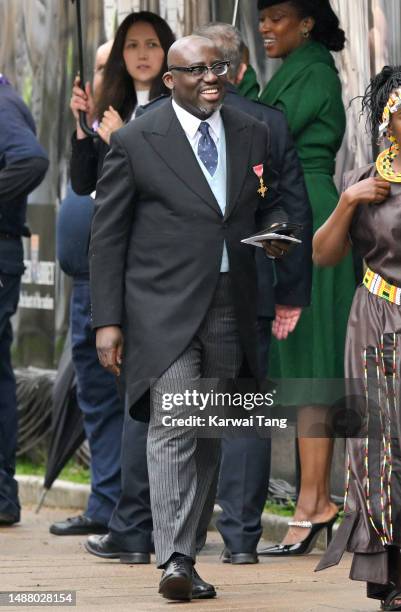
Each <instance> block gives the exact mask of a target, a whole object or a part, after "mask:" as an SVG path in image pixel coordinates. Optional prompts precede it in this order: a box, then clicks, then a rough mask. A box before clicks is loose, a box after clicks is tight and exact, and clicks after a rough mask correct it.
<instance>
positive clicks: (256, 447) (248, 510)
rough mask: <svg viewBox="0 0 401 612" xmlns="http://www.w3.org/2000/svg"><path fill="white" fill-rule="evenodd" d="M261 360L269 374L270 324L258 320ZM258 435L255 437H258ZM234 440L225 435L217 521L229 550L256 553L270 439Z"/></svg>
mask: <svg viewBox="0 0 401 612" xmlns="http://www.w3.org/2000/svg"><path fill="white" fill-rule="evenodd" d="M258 323H259V351H260V352H259V358H260V367H261V372H264V373H265V375H267V369H268V357H269V346H270V334H271V321H270V319H267V318H259V321H258ZM255 436H256V434H255ZM255 436H253V437H249V438H233V437H228V436H227V435H225V436H224V437H223V440H222V449H221V450H222V456H221V466H220V476H219V484H218V492H217V503H218V504H219V505H220V506H221V508H222V514H221V515H220V517H219V519H218V521H217V529H218V530H219V532H220V534H221V536H222V538H223V540H224V543H225V545H226V547H227V548H228V550H230V551H231V552H233V553H238V552H253V551H254V550H256V546H257V544H258V542H259V539H260V537H261V535H262V525H261V514H262V512H263V508H264V505H265V502H266V497H267V491H268V488H269V477H270V453H271V439H270V438H258V437H255Z"/></svg>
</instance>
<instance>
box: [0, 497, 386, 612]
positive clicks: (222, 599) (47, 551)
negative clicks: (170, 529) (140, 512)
mask: <svg viewBox="0 0 401 612" xmlns="http://www.w3.org/2000/svg"><path fill="white" fill-rule="evenodd" d="M65 516H68V511H67V512H66V511H65V510H57V509H56V510H54V509H52V510H49V509H46V508H43V509H42V511H41V513H40V514H39V516H37V515H35V514H34V513H33V511H32V509H29V508H27V509H24V513H23V522H22V523H21V525H19V526H15V527H11V528H1V530H0V591H12V590H19V591H27V590H35V591H36V590H37V591H46V590H50V591H56V590H69V589H71V590H75V591H76V593H77V608H79V609H80V610H84V611H85V612H86V611H88V612H90V611H92V610H93V611H95V610H96V611H98V612H103V611H104V612H117V611H118V612H120V611H121V612H126V611H127V612H129V611H133V612H147V611H164V612H174V611H176V610H177V611H180V612H184V610H185V609H189V610H192V611H194V610H198V609H199V611H200V612H206V611H211V612H217V611H219V612H223V611H224V612H226V611H237V610H238V611H241V612H243V611H248V610H249V611H253V612H257V611H258V612H268V611H269V612H280V611H284V612H295V611H296V612H304V611H308V612H315V611H322V612H323V611H325V612H327V611H329V612H333V611H336V610H337V611H340V610H341V611H353V612H357V611H358V612H359V611H361V612H362V611H372V612H373V611H375V610H378V606H377V605H375V603H374V602H372V601H371V600H370V601H369V600H367V599H366V598H365V595H364V585H363V584H361V583H356V582H350V581H349V580H348V578H347V576H348V572H349V566H350V561H351V558H350V556H348V557H346V558H345V560H344V561H343V562H342V564H341V567H340V568H334V569H331V570H328V571H325V572H321V573H319V574H314V573H313V568H314V566H315V565H316V563H317V561H318V559H319V557H320V554H319V553H316V554H315V553H313V554H311V555H308V556H306V557H301V558H298V559H293V560H282V561H278V560H273V561H272V560H269V559H261V562H260V563H259V565H256V566H255V565H254V566H233V567H231V566H230V565H225V564H222V563H221V562H220V561H219V554H220V552H221V549H222V546H221V541H220V538H219V536H218V535H217V534H216V533H211V534H210V537H209V541H208V544H207V547H206V550H205V553H204V554H203V555H202V556H201V557H200V559H199V563H198V566H197V567H198V570H199V572H200V574H201V575H202V576H203V577H204V578H205V579H206V580H208V581H210V582H213V583H214V584H215V586H216V587H217V590H218V598H217V599H215V600H208V601H203V602H202V601H197V602H195V601H194V602H192V603H190V604H175V603H168V602H167V601H165V600H163V599H161V598H160V597H159V596H158V595H157V588H156V587H157V584H158V580H159V577H160V572H159V571H158V570H157V569H156V568H155V566H154V565H149V566H127V565H122V564H120V563H119V562H118V561H117V562H116V561H102V560H101V559H97V558H95V557H93V556H90V555H89V554H88V553H86V552H85V550H84V548H83V542H84V538H80V537H69V538H61V537H57V536H52V535H50V534H49V532H48V525H49V523H50V522H52V521H53V520H56V519H60V518H64V517H65ZM35 608H36V609H39V610H49V609H55V608H54V607H53V606H52V607H43V606H39V607H36V606H35ZM14 609H16V607H9V606H4V607H3V606H0V610H1V611H2V610H5V611H6V610H9V611H11V610H14ZM19 609H20V610H28V609H32V608H28V607H26V606H23V607H19ZM58 609H60V608H58Z"/></svg>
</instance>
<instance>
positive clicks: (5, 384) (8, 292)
mask: <svg viewBox="0 0 401 612" xmlns="http://www.w3.org/2000/svg"><path fill="white" fill-rule="evenodd" d="M0 281H1V284H0V355H1V357H0V513H4V514H8V515H10V516H12V517H14V518H15V519H16V520H19V518H20V504H19V500H18V484H17V481H16V480H15V478H14V474H15V457H16V451H17V429H18V425H17V422H18V417H17V398H16V388H15V376H14V371H13V367H12V363H11V343H12V340H13V332H12V328H11V323H10V319H11V317H12V315H13V314H14V313H15V311H16V309H17V305H18V298H19V290H20V283H21V277H20V275H19V274H18V275H16V274H15V275H14V274H3V273H1V274H0Z"/></svg>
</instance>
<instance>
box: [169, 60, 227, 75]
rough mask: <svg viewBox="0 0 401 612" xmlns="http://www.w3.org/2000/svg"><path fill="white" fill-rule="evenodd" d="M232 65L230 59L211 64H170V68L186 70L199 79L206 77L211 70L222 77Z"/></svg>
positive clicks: (180, 70)
mask: <svg viewBox="0 0 401 612" xmlns="http://www.w3.org/2000/svg"><path fill="white" fill-rule="evenodd" d="M229 67H230V62H229V61H228V60H224V61H220V62H214V64H212V65H211V66H206V65H205V64H200V65H199V66H169V70H177V71H178V72H186V73H187V74H189V75H190V76H193V77H195V78H197V79H200V78H201V77H204V76H205V75H206V74H207V73H208V72H209V70H210V72H212V73H213V74H214V76H217V77H221V76H224V75H225V74H227V72H228V69H229Z"/></svg>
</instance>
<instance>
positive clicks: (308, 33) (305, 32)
mask: <svg viewBox="0 0 401 612" xmlns="http://www.w3.org/2000/svg"><path fill="white" fill-rule="evenodd" d="M302 36H303V37H304V38H309V36H310V32H309V30H304V31H303V32H302Z"/></svg>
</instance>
